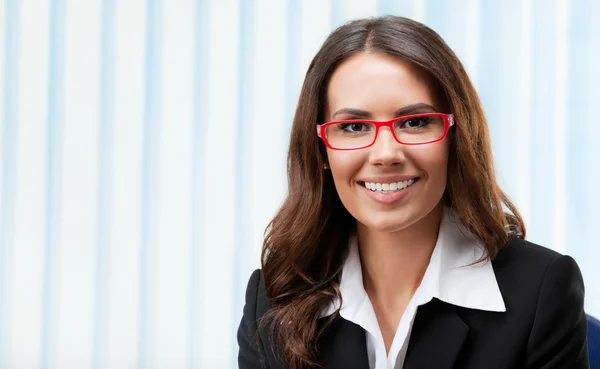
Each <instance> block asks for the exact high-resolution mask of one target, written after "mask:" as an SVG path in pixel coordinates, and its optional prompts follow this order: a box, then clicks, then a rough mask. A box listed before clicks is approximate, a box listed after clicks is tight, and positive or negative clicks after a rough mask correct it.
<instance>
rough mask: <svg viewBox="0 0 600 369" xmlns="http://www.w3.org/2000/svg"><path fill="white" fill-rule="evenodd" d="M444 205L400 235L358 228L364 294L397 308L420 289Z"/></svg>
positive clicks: (362, 227)
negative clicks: (400, 302) (398, 303)
mask: <svg viewBox="0 0 600 369" xmlns="http://www.w3.org/2000/svg"><path fill="white" fill-rule="evenodd" d="M442 211H443V210H442V206H441V205H438V206H437V207H436V208H435V209H434V210H433V211H431V212H430V213H429V214H428V215H426V216H425V217H424V218H423V219H421V220H419V221H418V222H417V223H415V224H413V225H411V226H410V227H408V228H406V229H403V230H401V231H399V232H393V233H384V232H377V231H375V230H372V229H369V228H366V227H364V226H363V225H361V224H359V225H358V228H357V235H358V244H359V250H360V259H361V266H362V273H363V284H364V287H365V291H366V292H367V294H368V295H369V297H370V298H371V300H378V301H379V303H380V304H384V305H387V306H394V305H396V303H397V302H399V301H407V300H410V298H411V297H412V296H413V294H414V293H415V291H416V290H417V288H418V287H419V285H420V283H421V280H422V279H423V275H424V274H425V271H426V270H427V266H428V265H429V259H430V258H431V254H432V252H433V249H434V247H435V243H436V241H437V237H438V231H439V225H440V220H441V217H442Z"/></svg>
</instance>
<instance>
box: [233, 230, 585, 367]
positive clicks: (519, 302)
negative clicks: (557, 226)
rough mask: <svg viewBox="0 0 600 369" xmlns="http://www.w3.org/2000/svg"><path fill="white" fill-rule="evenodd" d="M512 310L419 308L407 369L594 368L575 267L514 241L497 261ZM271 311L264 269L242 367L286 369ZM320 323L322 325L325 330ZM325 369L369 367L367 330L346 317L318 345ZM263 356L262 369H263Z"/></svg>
mask: <svg viewBox="0 0 600 369" xmlns="http://www.w3.org/2000/svg"><path fill="white" fill-rule="evenodd" d="M492 265H493V268H494V272H495V274H496V280H497V281H498V285H499V287H500V291H501V293H502V297H503V298H504V303H505V305H506V312H503V313H498V312H489V311H482V310H473V309H468V308H463V307H458V306H454V305H451V304H447V303H445V302H442V301H440V300H437V299H433V300H432V301H431V302H429V303H427V304H425V305H423V306H420V307H419V308H418V310H417V314H416V317H415V321H414V325H413V328H412V333H411V335H410V340H409V344H408V351H407V353H406V359H405V361H404V369H450V368H468V369H493V368H498V369H500V368H506V369H509V368H510V369H515V368H544V369H571V368H573V369H579V368H582V369H583V368H589V364H588V350H587V338H586V334H587V327H586V316H585V313H584V310H583V299H584V288H583V281H582V278H581V272H580V270H579V268H578V266H577V264H576V263H575V261H574V260H573V259H572V258H571V257H569V256H562V255H560V254H558V253H556V252H554V251H552V250H549V249H546V248H544V247H541V246H538V245H535V244H533V243H530V242H527V241H524V240H520V239H511V241H509V243H508V244H507V245H506V246H505V247H504V248H503V250H502V251H501V252H500V254H499V255H498V256H497V257H496V258H495V259H494V260H493V262H492ZM269 307H270V303H269V299H268V298H267V297H266V296H265V289H264V284H263V280H262V277H261V273H260V270H256V271H255V272H254V273H253V274H252V276H251V277H250V281H249V282H248V288H247V290H246V305H245V306H244V314H243V317H242V321H241V323H240V326H239V330H238V335H237V338H238V343H239V347H240V348H239V356H238V363H239V368H241V369H259V368H270V369H284V368H288V365H286V364H284V363H282V362H280V361H278V360H277V359H276V358H275V357H274V355H273V353H272V350H275V351H278V350H279V346H278V344H277V343H275V344H271V343H269V341H268V336H267V332H266V331H260V332H258V333H259V336H260V341H261V343H262V346H263V347H264V350H260V351H259V350H258V348H257V345H256V340H254V337H255V333H256V330H257V319H258V318H260V317H261V316H262V315H263V314H264V313H265V312H266V311H267V310H268V308H269ZM323 320H324V319H321V320H320V322H319V324H321V321H323ZM318 350H319V361H320V363H322V364H323V368H325V369H354V368H356V369H368V368H369V364H368V359H367V346H366V337H365V331H364V330H363V328H361V327H360V326H358V325H356V324H354V323H352V322H350V321H347V320H345V319H344V318H342V317H341V316H339V314H338V315H337V317H336V318H335V320H334V323H333V324H332V325H331V326H330V327H328V328H327V330H326V331H325V333H324V334H323V336H322V337H321V338H320V340H319V342H318ZM261 358H262V362H263V363H262V366H261Z"/></svg>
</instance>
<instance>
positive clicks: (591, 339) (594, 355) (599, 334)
mask: <svg viewBox="0 0 600 369" xmlns="http://www.w3.org/2000/svg"><path fill="white" fill-rule="evenodd" d="M587 325H588V332H587V337H588V349H589V353H590V369H600V321H598V319H596V318H594V317H593V316H590V315H588V316H587Z"/></svg>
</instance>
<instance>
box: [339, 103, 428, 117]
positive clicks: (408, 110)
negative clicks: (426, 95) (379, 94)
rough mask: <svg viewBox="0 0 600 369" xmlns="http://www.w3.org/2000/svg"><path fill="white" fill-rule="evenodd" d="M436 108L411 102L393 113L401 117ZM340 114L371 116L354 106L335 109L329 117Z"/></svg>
mask: <svg viewBox="0 0 600 369" xmlns="http://www.w3.org/2000/svg"><path fill="white" fill-rule="evenodd" d="M437 111H438V110H437V109H436V108H435V107H434V106H432V105H429V104H425V103H416V104H412V105H408V106H405V107H402V108H400V109H398V110H396V112H395V113H394V116H395V117H401V116H403V115H408V114H413V113H419V112H421V113H430V112H437ZM340 114H348V115H352V116H354V117H357V118H370V117H371V113H369V112H368V111H366V110H361V109H355V108H342V109H340V110H338V111H336V112H335V113H333V115H332V116H331V118H332V119H333V118H335V116H336V115H340Z"/></svg>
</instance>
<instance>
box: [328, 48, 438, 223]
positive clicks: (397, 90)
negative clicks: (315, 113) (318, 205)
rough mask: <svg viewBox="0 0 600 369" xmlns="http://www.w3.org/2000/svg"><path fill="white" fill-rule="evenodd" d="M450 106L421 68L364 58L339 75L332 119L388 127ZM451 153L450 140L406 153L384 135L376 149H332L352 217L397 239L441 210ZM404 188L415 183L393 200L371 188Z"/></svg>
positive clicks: (331, 95) (333, 86) (332, 86)
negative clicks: (381, 123)
mask: <svg viewBox="0 0 600 369" xmlns="http://www.w3.org/2000/svg"><path fill="white" fill-rule="evenodd" d="M442 104H443V103H442V102H441V101H440V99H439V98H438V96H437V94H436V91H435V90H434V88H433V86H432V83H431V81H430V78H429V77H428V75H427V74H426V73H425V72H424V71H422V70H421V69H420V68H418V67H416V66H415V65H413V64H411V63H410V62H407V61H404V60H402V59H399V58H395V57H392V56H389V55H384V54H372V53H368V52H361V53H358V54H356V55H354V56H352V57H351V58H349V59H347V60H345V61H344V62H343V63H342V64H340V66H338V68H337V69H336V70H335V72H334V73H333V75H332V77H331V80H330V82H329V85H328V86H327V102H326V112H325V115H326V116H325V118H326V121H334V120H335V121H338V120H345V119H370V120H378V121H388V120H391V119H393V118H396V117H397V116H399V115H408V114H415V113H430V112H441V111H442ZM398 113H399V114H398ZM448 147H449V144H448V136H446V138H444V139H443V140H441V141H439V142H435V143H430V144H424V145H411V146H407V145H402V144H400V143H398V142H397V141H396V140H395V139H394V137H393V136H392V132H391V131H390V130H389V128H387V127H384V128H381V129H380V131H379V135H378V136H377V140H376V141H375V143H374V144H373V146H371V147H368V148H364V149H358V150H349V151H342V150H331V149H329V148H328V149H327V159H328V162H329V168H330V170H331V174H332V175H333V180H334V183H335V187H336V189H337V192H338V194H339V197H340V199H341V201H342V203H343V204H344V206H345V207H346V209H347V210H348V212H350V214H352V216H353V217H354V218H355V219H356V220H357V221H358V222H359V223H362V224H363V225H364V226H366V227H367V228H371V229H374V230H378V231H382V232H395V231H400V230H402V229H405V228H407V227H409V226H411V225H412V224H415V223H416V222H418V221H419V220H421V219H423V218H424V217H425V216H426V215H427V214H429V213H430V212H431V211H432V210H433V209H434V208H435V207H436V206H437V205H439V204H440V201H441V198H442V195H443V193H444V189H445V187H446V172H447V167H448ZM404 181H408V182H406V183H405V184H410V183H411V182H413V183H412V184H411V185H410V186H408V187H406V188H404V189H400V190H395V191H391V192H386V193H382V192H379V191H376V192H373V191H372V190H370V189H367V188H366V187H365V186H366V185H365V183H366V182H369V183H379V184H381V185H383V184H392V183H397V182H404ZM384 187H386V186H384ZM394 187H395V186H394V185H392V187H391V188H394Z"/></svg>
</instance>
